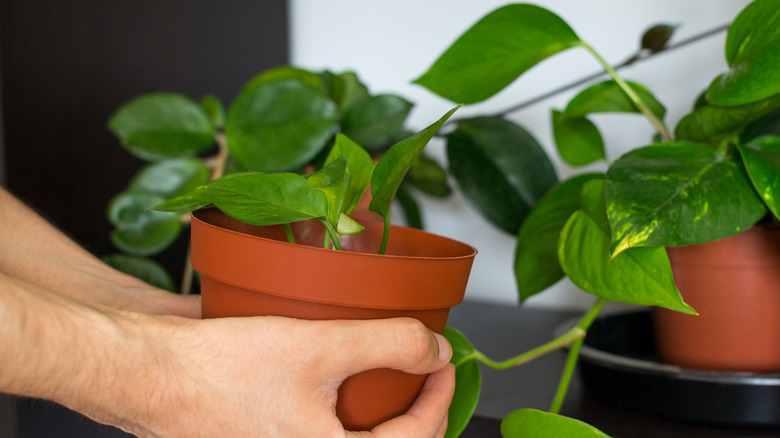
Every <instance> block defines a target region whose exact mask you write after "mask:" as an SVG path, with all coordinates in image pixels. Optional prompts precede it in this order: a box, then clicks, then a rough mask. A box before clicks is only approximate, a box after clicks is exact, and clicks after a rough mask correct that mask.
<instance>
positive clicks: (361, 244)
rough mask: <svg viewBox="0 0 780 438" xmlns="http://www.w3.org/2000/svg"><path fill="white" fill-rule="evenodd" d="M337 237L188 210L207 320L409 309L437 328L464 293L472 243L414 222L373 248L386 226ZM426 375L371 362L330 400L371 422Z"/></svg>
mask: <svg viewBox="0 0 780 438" xmlns="http://www.w3.org/2000/svg"><path fill="white" fill-rule="evenodd" d="M363 225H364V226H365V227H366V230H365V231H363V232H362V233H359V234H356V235H352V236H346V237H344V238H342V240H341V244H342V246H343V248H344V249H345V251H334V250H329V249H324V248H322V244H323V239H324V234H323V233H324V229H323V227H322V224H320V223H319V222H317V221H308V222H303V223H297V224H293V233H294V235H295V239H296V244H295V245H293V244H290V243H287V239H286V237H285V234H284V231H283V228H282V227H281V226H275V227H256V226H251V225H247V224H244V223H241V222H238V221H236V220H234V219H232V218H230V217H228V216H227V215H225V214H223V213H222V212H220V211H219V210H216V209H206V210H200V211H197V212H195V213H193V217H192V264H193V266H194V267H195V269H196V270H197V271H198V272H199V273H200V274H201V295H202V303H203V304H202V307H203V317H204V318H217V317H229V316H261V315H277V316H288V317H294V318H302V319H377V318H389V317H397V316H408V317H413V318H417V319H418V320H420V321H422V322H423V323H424V324H425V325H426V326H427V327H428V328H430V329H431V330H433V331H435V332H438V333H441V332H442V331H443V330H444V327H445V324H446V321H447V316H448V314H449V309H450V307H452V306H455V305H457V304H458V303H460V302H461V301H462V300H463V295H464V293H465V289H466V283H467V281H468V277H469V272H470V270H471V265H472V262H473V260H474V256H475V255H476V250H474V248H472V247H470V246H468V245H466V244H463V243H460V242H457V241H454V240H451V239H448V238H445V237H441V236H436V235H434V234H430V233H426V232H423V231H420V230H415V229H410V228H405V227H398V226H393V227H392V228H391V232H390V240H389V244H388V247H387V251H386V253H385V255H382V256H380V255H377V252H378V250H379V244H380V242H381V236H382V228H383V224H382V223H381V222H377V221H364V223H363ZM425 378H426V376H425V375H411V374H406V373H402V372H400V371H395V370H371V371H367V372H364V373H361V374H358V375H355V376H352V377H350V378H349V379H347V380H346V381H345V382H344V383H343V384H342V386H341V387H340V389H339V397H338V405H337V407H336V411H337V414H338V416H339V419H341V421H342V423H343V424H344V426H345V427H346V428H347V429H352V430H368V429H371V428H372V427H374V426H375V425H377V424H379V423H382V422H383V421H386V420H387V419H389V418H392V417H395V416H398V415H400V414H402V413H404V412H406V410H407V409H408V407H409V406H410V405H411V403H412V402H413V401H414V400H415V399H416V397H417V395H418V393H419V391H420V388H421V387H422V384H423V383H424V381H425Z"/></svg>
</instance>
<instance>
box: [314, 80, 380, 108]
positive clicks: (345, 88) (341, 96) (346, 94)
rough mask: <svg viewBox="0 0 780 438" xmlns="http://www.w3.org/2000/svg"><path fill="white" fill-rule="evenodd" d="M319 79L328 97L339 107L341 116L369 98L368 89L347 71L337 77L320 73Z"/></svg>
mask: <svg viewBox="0 0 780 438" xmlns="http://www.w3.org/2000/svg"><path fill="white" fill-rule="evenodd" d="M321 78H322V81H323V83H324V84H325V88H326V89H327V90H328V95H329V96H330V98H331V100H333V101H334V102H336V104H337V105H338V106H339V109H340V110H341V113H342V114H345V113H346V112H347V111H349V109H350V108H352V106H353V105H355V104H356V103H358V102H360V101H362V100H364V99H368V97H369V93H368V87H366V85H365V84H363V83H362V82H360V79H359V78H358V77H357V75H356V74H355V73H354V72H349V71H348V72H344V73H341V74H338V75H337V74H334V73H331V72H329V71H326V72H323V73H322V75H321Z"/></svg>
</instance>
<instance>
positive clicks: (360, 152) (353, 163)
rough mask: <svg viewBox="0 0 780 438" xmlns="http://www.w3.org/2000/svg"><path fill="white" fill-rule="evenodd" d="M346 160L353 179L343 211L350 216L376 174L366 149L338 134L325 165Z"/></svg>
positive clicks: (350, 182) (372, 161) (345, 197)
mask: <svg viewBox="0 0 780 438" xmlns="http://www.w3.org/2000/svg"><path fill="white" fill-rule="evenodd" d="M341 158H344V159H346V160H347V168H348V169H349V174H350V175H351V178H350V180H349V189H347V194H346V195H345V196H344V206H343V211H344V213H346V214H350V213H352V212H353V211H354V210H355V207H356V206H357V204H358V202H360V198H361V197H362V196H363V192H365V191H366V188H367V187H368V185H369V184H370V183H371V174H372V173H373V172H374V160H372V159H371V156H370V155H368V152H366V150H365V149H363V148H362V147H360V145H358V144H357V143H355V142H354V141H352V140H351V139H350V138H349V137H347V136H346V135H344V134H341V133H339V134H337V135H336V141H335V142H334V143H333V148H331V150H330V153H329V154H328V157H327V158H326V159H325V164H326V165H328V164H330V163H332V162H333V161H336V160H338V159H341Z"/></svg>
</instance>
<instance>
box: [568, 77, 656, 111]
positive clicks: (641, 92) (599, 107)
mask: <svg viewBox="0 0 780 438" xmlns="http://www.w3.org/2000/svg"><path fill="white" fill-rule="evenodd" d="M626 83H627V84H628V86H629V87H631V89H632V90H634V92H635V93H636V94H637V96H639V98H640V99H641V100H642V101H643V102H644V103H645V105H647V107H648V109H650V111H651V112H652V113H653V114H654V115H655V116H656V117H658V118H659V119H662V118H663V117H664V114H666V108H664V106H663V105H662V104H661V103H660V102H658V100H657V99H656V98H655V96H653V93H651V92H650V90H648V89H647V88H645V87H644V86H643V85H640V84H638V83H636V82H628V81H626ZM640 112H641V111H640V110H639V108H637V106H636V105H634V102H632V101H631V99H629V98H628V96H626V93H625V92H624V91H623V89H622V88H620V85H618V84H617V82H615V81H604V82H599V83H598V84H594V85H591V86H590V87H588V88H586V89H585V90H583V91H581V92H580V93H579V94H577V95H576V96H575V97H574V98H573V99H572V100H571V101H569V104H568V105H566V110H565V111H564V115H565V116H566V117H572V118H576V117H584V116H586V115H588V114H594V113H640Z"/></svg>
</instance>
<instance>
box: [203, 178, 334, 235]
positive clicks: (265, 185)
mask: <svg viewBox="0 0 780 438" xmlns="http://www.w3.org/2000/svg"><path fill="white" fill-rule="evenodd" d="M206 192H207V193H208V195H209V198H211V200H212V201H213V202H214V205H216V206H217V208H219V209H220V210H222V211H223V212H225V213H226V214H227V215H229V216H231V217H233V218H235V219H238V220H240V221H241V222H245V223H248V224H251V225H277V224H284V223H290V222H296V221H300V220H305V219H319V220H327V218H328V198H327V196H326V195H325V193H323V192H322V191H321V190H317V189H315V188H312V187H311V186H310V185H309V183H308V181H307V180H306V178H304V177H303V176H301V175H298V174H294V173H247V174H242V175H236V176H234V177H233V178H220V179H218V180H215V181H214V182H212V183H211V184H210V185H209V186H208V188H207V189H206Z"/></svg>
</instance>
